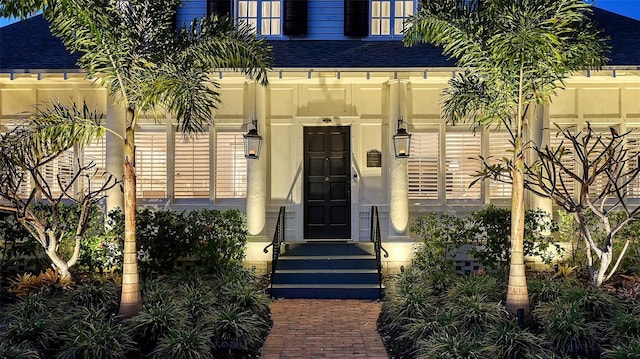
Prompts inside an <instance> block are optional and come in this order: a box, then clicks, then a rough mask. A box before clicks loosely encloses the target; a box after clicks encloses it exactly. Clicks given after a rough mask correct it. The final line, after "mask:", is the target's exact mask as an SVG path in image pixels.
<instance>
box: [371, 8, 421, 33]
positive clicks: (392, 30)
mask: <svg viewBox="0 0 640 359" xmlns="http://www.w3.org/2000/svg"><path fill="white" fill-rule="evenodd" d="M374 2H379V3H380V5H382V4H383V3H389V16H388V17H383V16H382V8H380V10H379V11H380V16H378V17H375V18H374V16H373V12H374V10H373V8H374ZM400 2H402V3H403V5H404V3H407V2H412V3H413V6H412V13H411V14H408V15H405V16H401V17H398V16H396V4H397V3H400ZM418 4H419V2H418V1H415V0H371V1H370V2H369V31H368V32H369V38H370V39H380V40H388V39H401V38H403V37H404V29H405V28H406V26H403V29H402V30H400V31H399V33H396V29H395V27H396V26H395V25H396V21H397V20H399V19H400V18H401V19H404V20H403V24H404V21H406V19H408V18H409V16H411V15H415V14H416V12H417V10H418ZM382 19H388V20H389V28H388V30H389V33H388V34H382V31H380V33H379V34H374V33H373V28H374V20H382ZM379 29H382V24H380V25H379Z"/></svg>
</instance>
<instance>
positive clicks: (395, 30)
mask: <svg viewBox="0 0 640 359" xmlns="http://www.w3.org/2000/svg"><path fill="white" fill-rule="evenodd" d="M414 10H415V3H414V1H413V0H372V1H371V35H372V36H402V32H403V31H404V29H405V28H406V26H407V25H406V20H407V19H408V18H409V16H411V15H413V13H414Z"/></svg>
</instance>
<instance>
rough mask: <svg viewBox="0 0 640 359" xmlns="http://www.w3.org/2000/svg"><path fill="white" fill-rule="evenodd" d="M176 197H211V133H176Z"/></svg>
mask: <svg viewBox="0 0 640 359" xmlns="http://www.w3.org/2000/svg"><path fill="white" fill-rule="evenodd" d="M174 167H175V180H174V181H175V185H174V196H175V198H209V134H208V133H204V134H198V136H197V137H194V138H190V139H188V140H186V139H185V137H184V136H183V134H182V133H176V135H175V166H174Z"/></svg>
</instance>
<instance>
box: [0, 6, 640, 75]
mask: <svg viewBox="0 0 640 359" xmlns="http://www.w3.org/2000/svg"><path fill="white" fill-rule="evenodd" d="M593 19H594V20H595V22H596V23H597V24H598V26H599V27H600V28H603V29H604V31H605V34H606V35H607V36H608V37H609V38H610V40H609V43H610V45H611V47H612V49H611V53H610V54H609V58H610V59H611V60H610V61H609V63H608V65H612V66H640V21H638V20H634V19H630V18H627V17H624V16H621V15H618V14H615V13H612V12H609V11H606V10H602V9H597V8H596V9H594V14H593ZM0 44H1V47H0V72H10V71H28V70H71V69H76V68H77V66H76V61H77V59H78V55H77V54H69V53H68V52H67V51H66V49H65V48H64V46H63V45H62V42H61V41H60V40H59V39H57V38H56V37H54V36H52V35H51V33H50V31H49V27H48V24H47V22H46V20H44V19H43V17H42V15H40V16H35V17H33V18H30V19H27V20H23V21H20V22H17V23H15V24H11V25H8V26H5V27H2V28H0ZM269 44H270V45H271V46H273V55H274V60H275V63H274V68H379V67H386V68H390V67H395V68H408V67H417V68H425V67H450V66H453V65H454V62H453V61H451V60H449V59H447V58H445V57H444V56H442V54H441V51H440V49H438V48H436V47H434V46H431V45H426V44H421V45H417V46H414V47H409V48H407V47H404V46H403V45H402V43H401V42H400V41H360V40H291V41H275V40H274V41H269Z"/></svg>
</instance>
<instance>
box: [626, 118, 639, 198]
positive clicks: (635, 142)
mask: <svg viewBox="0 0 640 359" xmlns="http://www.w3.org/2000/svg"><path fill="white" fill-rule="evenodd" d="M625 137H626V141H627V143H626V145H625V148H626V149H627V156H628V157H629V158H630V161H629V162H627V163H628V166H629V170H633V169H636V168H638V166H640V163H639V161H640V157H639V156H640V128H634V129H633V131H632V132H631V133H629V134H628V135H626V136H625ZM627 196H628V197H629V198H640V176H637V177H636V178H635V179H634V180H633V181H631V182H630V183H629V185H628V186H627Z"/></svg>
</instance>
